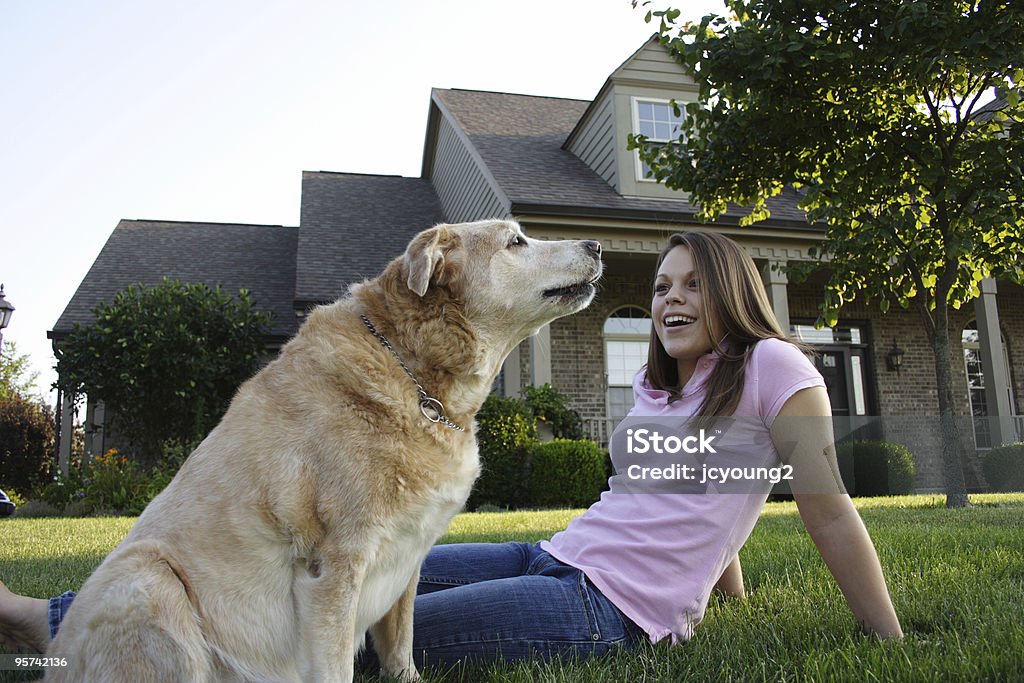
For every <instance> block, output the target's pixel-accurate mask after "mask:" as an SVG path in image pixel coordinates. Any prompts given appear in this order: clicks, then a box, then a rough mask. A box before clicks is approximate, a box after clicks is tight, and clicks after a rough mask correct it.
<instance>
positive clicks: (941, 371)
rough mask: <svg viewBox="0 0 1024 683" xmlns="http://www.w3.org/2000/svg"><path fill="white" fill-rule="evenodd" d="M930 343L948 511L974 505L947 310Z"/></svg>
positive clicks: (939, 313) (939, 315)
mask: <svg viewBox="0 0 1024 683" xmlns="http://www.w3.org/2000/svg"><path fill="white" fill-rule="evenodd" d="M928 337H929V339H928V340H929V341H930V342H931V345H932V353H933V354H934V355H935V382H936V387H937V388H938V396H939V423H940V428H941V433H942V479H943V483H944V484H945V486H946V507H947V508H961V507H967V506H969V505H970V500H969V499H968V497H967V483H966V481H965V480H964V469H963V442H962V441H961V440H960V426H959V425H958V424H957V419H956V410H955V406H956V399H955V397H954V394H953V368H952V362H951V359H950V342H949V320H948V313H947V309H946V308H945V307H944V306H942V304H940V305H938V306H936V310H935V326H934V327H933V328H932V329H930V330H929V335H928Z"/></svg>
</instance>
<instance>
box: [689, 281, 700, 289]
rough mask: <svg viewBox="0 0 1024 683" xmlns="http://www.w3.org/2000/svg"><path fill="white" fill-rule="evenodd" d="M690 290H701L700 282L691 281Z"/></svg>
mask: <svg viewBox="0 0 1024 683" xmlns="http://www.w3.org/2000/svg"><path fill="white" fill-rule="evenodd" d="M689 287H690V289H700V280H690V285H689Z"/></svg>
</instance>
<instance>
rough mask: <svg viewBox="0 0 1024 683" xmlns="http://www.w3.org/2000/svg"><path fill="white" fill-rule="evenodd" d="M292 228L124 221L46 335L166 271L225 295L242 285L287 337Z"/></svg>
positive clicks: (292, 320) (291, 328) (88, 318)
mask: <svg viewBox="0 0 1024 683" xmlns="http://www.w3.org/2000/svg"><path fill="white" fill-rule="evenodd" d="M297 233H298V229H297V228H289V227H282V226H278V225H232V224H220V223H177V222H171V221H145V220H122V221H121V222H120V223H118V224H117V227H116V228H114V231H113V232H112V233H111V234H110V237H109V238H108V239H107V242H106V244H105V245H103V249H102V250H101V251H100V254H99V256H97V257H96V260H95V261H94V262H93V264H92V267H91V268H90V269H89V272H88V273H87V274H86V276H85V279H83V280H82V283H81V284H80V285H79V286H78V289H77V290H76V291H75V294H74V296H73V297H72V298H71V301H70V302H69V303H68V305H67V308H65V309H64V313H62V314H61V316H60V318H59V319H58V320H57V323H56V324H55V325H54V327H53V331H52V332H51V333H50V336H51V337H57V338H59V337H62V336H64V335H65V334H67V333H68V332H70V331H71V329H72V327H73V325H74V324H75V323H82V324H88V323H90V322H92V320H93V313H92V311H93V309H94V308H95V307H96V305H97V304H99V303H100V302H107V303H110V302H111V301H113V299H114V296H115V295H116V294H117V292H119V291H121V290H122V289H124V288H125V287H127V286H128V285H132V284H141V285H144V286H147V287H149V286H154V285H158V284H160V282H161V280H162V278H163V277H164V276H167V277H169V278H171V279H177V280H181V281H182V282H184V283H196V282H202V283H205V284H207V285H209V286H211V287H214V286H217V285H219V286H220V287H221V288H222V289H224V290H226V291H228V292H230V293H237V292H238V290H240V289H248V290H249V291H250V292H251V293H252V297H253V302H254V303H255V305H256V307H257V308H258V309H259V310H261V311H269V312H271V313H273V314H274V321H273V324H272V329H271V333H272V334H273V335H274V336H280V337H282V338H287V337H290V336H292V335H293V334H295V331H296V329H297V327H298V326H297V322H296V317H295V311H294V308H293V307H292V300H293V295H292V294H293V292H294V285H295V249H296V242H297V237H298V235H297Z"/></svg>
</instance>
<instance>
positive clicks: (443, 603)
mask: <svg viewBox="0 0 1024 683" xmlns="http://www.w3.org/2000/svg"><path fill="white" fill-rule="evenodd" d="M70 604H71V598H70V597H69V594H67V593H66V594H64V595H63V596H60V597H58V598H51V600H50V633H51V634H55V633H56V631H57V626H58V625H59V623H60V619H62V618H63V616H64V613H65V612H66V611H67V608H68V607H69V606H70ZM414 620H415V621H414V624H413V649H414V652H415V656H416V659H417V663H418V664H419V665H420V666H423V665H431V666H439V667H445V668H446V667H449V666H452V665H455V664H457V663H458V662H460V661H470V660H472V661H477V662H495V661H499V660H501V661H514V660H518V659H532V658H537V659H543V660H548V659H554V658H560V657H564V658H573V657H577V658H581V659H582V658H584V657H590V656H599V655H603V654H607V653H609V652H611V651H613V650H615V649H617V648H622V647H626V648H631V647H635V646H636V645H638V644H639V643H642V642H645V641H646V640H647V636H646V634H645V633H644V632H643V630H642V629H641V628H640V627H639V626H637V625H636V624H634V623H633V622H632V621H630V620H629V619H628V618H626V617H625V616H624V615H623V614H622V613H621V612H620V611H619V609H618V608H617V607H615V605H613V604H612V603H611V602H610V601H609V600H608V599H607V598H605V597H604V595H602V594H601V592H600V591H598V590H597V588H595V587H594V586H593V585H592V584H591V583H590V581H588V580H587V578H586V576H585V575H584V574H583V572H581V571H580V570H578V569H576V568H574V567H570V566H568V565H566V564H563V563H562V562H559V561H558V560H556V559H555V558H553V557H552V556H551V555H549V554H548V553H547V552H545V551H543V550H541V549H540V547H539V546H538V545H534V544H530V543H514V542H513V543H455V544H452V545H438V546H434V548H433V549H432V550H431V551H430V553H429V554H428V555H427V558H426V560H424V562H423V566H422V567H421V569H420V582H419V586H418V589H417V597H416V607H415V611H414ZM373 659H374V658H373V655H372V653H368V656H365V657H364V661H363V662H362V663H361V666H364V667H372V666H373V662H372V660H373Z"/></svg>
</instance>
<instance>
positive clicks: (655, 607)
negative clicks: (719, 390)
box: [541, 339, 825, 644]
mask: <svg viewBox="0 0 1024 683" xmlns="http://www.w3.org/2000/svg"><path fill="white" fill-rule="evenodd" d="M715 362H716V356H715V354H709V355H707V356H705V357H703V358H702V359H700V360H699V361H698V364H697V369H696V371H695V372H694V374H693V377H691V378H690V381H689V382H688V383H687V384H686V386H685V387H684V388H683V392H682V397H681V398H680V399H678V400H676V401H674V402H673V403H671V404H669V403H668V392H666V391H660V390H655V389H651V388H650V386H649V385H648V384H647V381H646V375H645V373H644V372H642V371H641V372H640V373H638V374H637V376H636V378H635V379H634V381H633V392H634V397H635V405H634V407H633V410H632V411H630V416H634V417H635V416H644V417H652V418H657V417H659V416H665V417H669V416H688V415H694V414H695V413H696V412H697V410H698V409H699V408H700V404H701V402H702V401H703V399H704V391H703V384H704V381H705V380H706V379H707V377H708V376H709V374H710V372H711V370H712V369H713V368H714V364H715ZM824 385H825V383H824V380H823V379H822V377H821V375H820V374H819V373H818V371H817V370H816V369H815V368H814V365H813V364H812V363H811V362H810V361H809V360H808V359H807V357H806V356H804V355H803V353H801V351H800V350H799V349H798V348H797V347H795V346H793V345H792V344H789V343H787V342H784V341H781V340H778V339H767V340H764V341H761V342H759V343H758V344H756V345H755V347H754V349H753V351H752V353H751V356H750V360H749V361H748V364H747V368H746V372H745V378H744V386H743V393H742V395H741V398H740V401H739V404H738V406H737V408H736V411H735V413H734V416H736V417H738V418H739V417H754V418H760V419H756V420H746V421H745V422H744V424H745V425H748V426H749V424H751V423H753V425H754V426H753V427H752V429H754V430H755V431H756V430H763V433H762V434H761V435H760V436H761V438H759V439H757V440H755V441H753V442H751V443H758V444H762V446H761V447H760V448H759V450H760V451H762V452H756V453H752V454H751V455H750V462H749V464H751V465H764V466H775V465H778V464H779V455H778V452H777V451H776V450H775V447H774V446H773V445H772V443H771V439H770V436H769V434H768V429H769V427H770V425H771V422H772V420H773V419H774V417H775V416H776V415H778V413H779V410H780V409H781V408H782V405H783V404H784V403H785V402H786V400H787V399H789V397H791V396H792V395H793V394H795V393H796V392H797V391H800V390H801V389H805V388H808V387H814V386H824ZM613 441H614V442H615V443H617V444H618V443H621V440H619V439H613ZM612 460H613V462H614V464H615V466H616V470H617V471H618V472H620V473H621V472H622V471H623V468H624V465H626V461H625V460H624V459H623V456H622V454H620V453H613V454H612ZM744 464H748V463H744ZM771 487H772V485H771V483H770V482H765V483H764V485H763V486H758V487H756V490H753V492H747V493H728V494H727V493H713V492H712V493H668V494H665V493H612V492H610V491H606V492H605V493H604V494H603V495H602V496H601V499H600V500H599V501H598V502H596V503H594V504H593V505H592V506H591V507H590V509H589V510H587V511H586V513H584V514H583V515H581V516H580V517H577V518H576V519H574V520H573V521H572V522H570V524H569V526H568V527H567V528H566V529H565V530H564V531H561V532H559V533H557V534H555V535H554V536H553V537H552V538H551V540H550V541H544V542H543V543H542V544H541V547H542V548H543V549H545V550H547V551H548V552H549V553H551V554H552V555H553V556H554V557H556V558H557V559H559V560H561V561H562V562H565V563H566V564H569V565H572V566H574V567H577V568H579V569H581V570H582V571H583V572H584V573H585V574H586V576H587V578H588V579H590V581H591V582H593V584H594V585H595V586H597V587H598V588H599V589H600V590H601V592H602V593H604V595H605V596H607V598H608V599H609V600H611V601H612V603H614V604H615V605H616V606H617V607H618V608H619V609H620V610H622V612H623V613H624V614H625V615H626V616H627V617H629V618H630V619H631V620H633V622H635V623H636V624H637V625H638V626H640V627H641V628H643V629H644V631H646V632H647V634H648V635H649V636H650V638H651V641H652V642H657V641H660V640H662V639H664V638H666V637H671V639H672V643H673V644H675V643H677V642H679V641H680V640H688V639H689V638H691V637H692V636H693V630H694V627H695V626H696V625H697V624H698V623H699V622H700V621H701V619H702V618H703V617H704V611H705V609H706V607H707V603H708V599H709V598H710V596H711V590H712V588H713V587H714V585H715V584H716V583H717V582H718V578H719V577H720V576H721V574H722V572H723V571H724V570H725V568H726V567H727V566H728V565H729V563H730V562H731V561H732V559H733V558H734V557H735V556H736V554H737V553H738V552H739V550H740V548H741V547H742V546H743V544H744V543H745V542H746V540H747V538H748V537H749V536H750V532H751V531H752V530H753V528H754V524H755V523H756V522H757V519H758V516H759V515H760V513H761V509H762V507H763V506H764V503H765V500H766V499H767V497H768V494H769V492H770V490H771Z"/></svg>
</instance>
